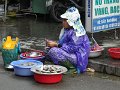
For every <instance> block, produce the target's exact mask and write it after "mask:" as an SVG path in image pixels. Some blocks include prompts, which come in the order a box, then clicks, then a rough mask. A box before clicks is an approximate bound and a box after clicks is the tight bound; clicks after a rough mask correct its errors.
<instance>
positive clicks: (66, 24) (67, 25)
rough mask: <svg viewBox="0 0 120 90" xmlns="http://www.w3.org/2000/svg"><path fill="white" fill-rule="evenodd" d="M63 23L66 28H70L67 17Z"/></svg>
mask: <svg viewBox="0 0 120 90" xmlns="http://www.w3.org/2000/svg"><path fill="white" fill-rule="evenodd" d="M62 25H63V27H64V28H70V25H69V24H68V22H67V19H63V21H62Z"/></svg>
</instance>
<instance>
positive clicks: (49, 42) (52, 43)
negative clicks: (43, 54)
mask: <svg viewBox="0 0 120 90" xmlns="http://www.w3.org/2000/svg"><path fill="white" fill-rule="evenodd" d="M46 44H47V46H48V47H57V45H58V44H57V42H56V41H50V40H47V41H46Z"/></svg>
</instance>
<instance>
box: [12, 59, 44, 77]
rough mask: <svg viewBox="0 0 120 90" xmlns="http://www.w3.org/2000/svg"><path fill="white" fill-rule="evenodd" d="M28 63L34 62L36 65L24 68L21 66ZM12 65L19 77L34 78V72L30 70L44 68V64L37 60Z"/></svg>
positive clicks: (17, 62)
mask: <svg viewBox="0 0 120 90" xmlns="http://www.w3.org/2000/svg"><path fill="white" fill-rule="evenodd" d="M27 62H33V63H34V65H32V66H22V65H21V64H23V63H27ZM11 65H12V66H13V68H14V72H15V74H16V75H19V76H32V75H33V72H31V70H30V69H31V68H32V67H34V66H36V65H41V66H43V63H42V62H40V61H37V60H31V59H30V60H29V59H26V60H18V61H13V62H11Z"/></svg>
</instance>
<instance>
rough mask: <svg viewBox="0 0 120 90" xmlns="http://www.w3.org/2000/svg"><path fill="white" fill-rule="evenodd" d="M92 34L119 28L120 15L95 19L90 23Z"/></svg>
mask: <svg viewBox="0 0 120 90" xmlns="http://www.w3.org/2000/svg"><path fill="white" fill-rule="evenodd" d="M92 24H93V25H92V29H93V32H100V31H105V30H111V29H115V28H120V15H116V16H108V17H102V18H95V19H93V21H92Z"/></svg>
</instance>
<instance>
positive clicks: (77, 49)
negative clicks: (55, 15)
mask: <svg viewBox="0 0 120 90" xmlns="http://www.w3.org/2000/svg"><path fill="white" fill-rule="evenodd" d="M61 18H62V19H63V23H62V24H63V28H64V30H63V31H61V33H60V39H59V41H58V43H56V42H54V41H49V40H48V41H47V45H48V46H49V47H51V49H50V50H49V52H48V55H49V56H50V58H51V59H52V61H53V62H54V64H59V65H63V66H66V67H67V68H68V69H70V68H75V70H76V71H77V73H78V74H79V73H82V72H84V71H86V67H87V64H88V56H89V51H90V42H89V39H88V36H87V35H86V31H85V29H84V27H83V25H82V23H81V20H80V14H79V11H78V9H77V8H75V7H71V8H69V9H68V10H67V11H66V12H65V13H64V14H62V15H61ZM68 63H69V64H68ZM69 65H70V66H69ZM71 66H72V67H71Z"/></svg>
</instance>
